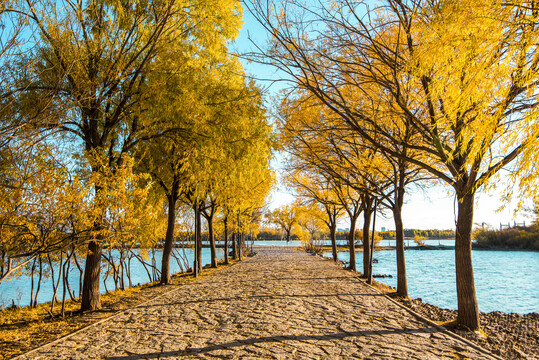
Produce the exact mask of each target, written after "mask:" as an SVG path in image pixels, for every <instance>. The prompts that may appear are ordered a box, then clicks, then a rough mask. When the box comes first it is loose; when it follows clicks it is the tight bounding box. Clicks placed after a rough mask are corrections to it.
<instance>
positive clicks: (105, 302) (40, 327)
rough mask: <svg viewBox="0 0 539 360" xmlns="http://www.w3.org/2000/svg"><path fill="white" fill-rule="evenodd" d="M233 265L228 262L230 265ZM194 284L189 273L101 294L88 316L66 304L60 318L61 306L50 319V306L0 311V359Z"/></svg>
mask: <svg viewBox="0 0 539 360" xmlns="http://www.w3.org/2000/svg"><path fill="white" fill-rule="evenodd" d="M234 263H235V262H234V261H231V262H230V265H232V264H234ZM230 265H223V264H222V262H220V263H219V266H218V268H216V269H212V268H205V270H204V271H202V273H201V274H200V276H201V277H203V276H206V275H208V274H211V273H213V272H215V271H219V270H221V269H224V268H226V267H228V266H230ZM194 280H195V279H194V278H193V277H192V276H191V274H190V273H182V274H177V275H174V276H173V277H172V284H171V285H167V286H162V285H159V284H158V283H149V284H144V285H139V286H135V287H132V288H128V289H125V290H118V291H113V292H109V293H106V294H102V295H101V305H102V307H101V309H100V310H98V311H94V312H88V313H80V312H79V311H78V310H79V308H80V303H79V302H73V301H66V309H65V316H63V317H62V316H61V314H60V311H61V303H58V304H57V305H56V306H55V309H54V314H53V316H51V314H50V312H49V310H50V306H51V304H50V303H45V304H40V305H38V306H37V307H36V308H34V309H30V308H29V307H24V308H15V309H11V308H10V309H6V310H3V311H0V359H2V360H4V359H10V358H12V357H15V356H17V355H20V354H23V353H25V352H27V351H30V350H32V349H35V348H37V347H39V346H42V345H44V344H47V343H49V342H51V341H54V340H56V339H59V338H61V337H63V336H66V335H68V334H70V333H72V332H74V331H77V330H79V329H81V328H83V327H86V326H89V325H91V324H93V323H95V322H98V321H100V320H102V319H105V318H108V317H110V316H113V315H114V314H116V313H117V312H119V311H124V310H126V309H129V308H131V307H133V306H136V305H138V304H141V303H143V302H145V301H148V300H150V299H153V298H154V297H156V296H159V295H161V294H164V293H166V292H169V291H172V290H174V289H175V288H177V287H178V286H182V285H185V284H188V283H190V282H192V281H194Z"/></svg>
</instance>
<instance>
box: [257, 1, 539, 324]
mask: <svg viewBox="0 0 539 360" xmlns="http://www.w3.org/2000/svg"><path fill="white" fill-rule="evenodd" d="M273 5H274V6H267V2H265V1H264V2H262V1H260V2H255V4H253V5H252V7H251V10H252V12H253V14H254V15H255V17H257V19H258V20H259V21H260V23H261V24H262V25H263V26H264V27H265V28H266V29H267V30H268V31H269V32H270V33H271V35H272V37H273V42H272V43H271V44H270V48H269V50H268V51H267V52H265V53H264V54H263V55H264V56H269V58H270V59H271V60H270V61H271V62H273V63H274V64H276V65H277V66H278V67H279V68H280V69H283V70H285V71H286V72H287V73H288V74H289V75H290V76H292V77H293V78H294V79H295V80H296V81H297V83H298V85H299V86H300V87H302V88H305V89H307V90H308V91H309V92H311V93H312V94H313V95H314V96H316V97H318V98H319V99H320V101H321V102H323V103H324V104H325V105H326V106H328V107H329V108H331V109H332V110H333V111H334V112H335V113H337V114H339V115H340V117H341V118H342V119H343V123H344V124H346V126H349V127H350V128H352V129H354V130H355V131H356V132H357V133H358V135H360V136H361V137H362V138H364V139H365V141H368V142H370V143H371V144H372V146H373V147H375V148H378V149H381V150H383V151H385V152H387V153H388V154H391V155H394V156H397V157H401V158H403V159H405V160H407V161H409V162H411V163H413V164H415V165H417V166H419V167H421V168H423V169H424V170H426V171H429V172H430V173H431V174H433V175H434V176H435V177H437V178H439V179H440V180H442V181H444V182H446V183H447V184H448V185H450V186H451V187H452V188H453V189H454V191H455V195H456V198H457V201H458V214H457V219H456V242H455V263H456V278H457V299H458V310H459V312H458V318H457V321H458V324H459V325H462V326H466V327H468V328H470V329H478V328H479V313H478V305H477V299H476V295H475V285H474V279H473V267H472V258H471V229H472V224H473V208H474V202H475V200H474V199H475V193H476V192H477V190H478V189H480V188H486V187H489V185H490V186H492V184H494V183H495V181H493V179H495V178H496V175H497V174H499V172H500V170H501V169H503V168H504V167H507V166H508V165H510V164H518V168H517V169H516V170H522V169H524V168H526V164H529V161H530V159H524V158H523V157H520V156H521V155H522V154H524V153H528V150H529V149H532V148H534V147H535V144H536V143H537V137H538V133H537V132H538V131H539V130H538V126H537V124H536V119H537V108H538V104H539V102H538V101H537V93H538V92H537V86H538V84H539V82H538V81H537V80H538V77H539V74H538V66H537V64H538V63H539V53H538V52H537V45H536V44H537V37H538V36H539V32H538V31H537V26H538V25H537V24H538V22H537V3H536V2H534V1H523V2H519V3H511V2H501V1H493V2H490V3H488V4H485V3H484V2H483V1H468V2H460V1H450V2H446V1H429V2H422V1H407V0H387V1H381V2H378V3H377V4H376V5H375V7H376V9H375V11H371V8H370V6H371V5H370V4H369V3H368V2H366V1H365V2H363V1H360V2H353V3H351V2H348V1H337V2H332V3H331V5H330V4H327V6H325V5H324V4H320V6H319V7H318V8H317V9H312V8H311V9H306V8H305V7H304V6H303V5H301V4H299V3H297V2H295V1H283V2H281V5H283V6H284V7H286V10H287V11H286V12H279V11H278V9H280V8H282V6H279V5H277V6H275V4H273ZM271 9H275V13H273V12H272V10H271ZM367 14H370V16H367ZM455 54H458V56H455ZM265 61H266V62H268V60H267V59H266V60H265ZM366 84H375V85H376V87H377V88H378V90H375V91H374V89H373V87H372V86H370V87H369V88H370V89H373V90H369V91H364V90H363V86H364V85H366ZM345 86H346V87H348V88H351V89H356V90H357V92H358V93H361V94H362V95H363V98H364V99H365V101H361V102H356V101H353V100H351V99H349V98H347V97H345V96H343V93H342V91H341V90H340V89H342V88H343V87H345ZM379 97H384V98H387V100H388V101H390V102H391V103H392V104H393V106H392V109H391V111H390V113H391V114H397V115H399V118H400V119H401V122H402V123H404V122H409V123H410V124H411V126H412V127H413V128H414V130H415V131H416V132H417V133H418V134H419V138H420V140H421V141H420V142H415V141H414V142H411V143H407V142H403V140H402V139H401V138H398V137H395V136H393V135H394V134H393V133H392V132H391V131H388V126H387V122H385V121H384V119H385V117H384V116H373V111H372V110H373V108H372V106H370V104H372V102H373V101H374V102H375V101H376V99H378V98H379ZM382 114H383V113H382ZM375 115H376V114H375ZM377 115H380V114H377ZM371 129H376V130H377V131H376V134H382V136H383V138H384V139H385V141H378V140H379V138H376V137H374V136H373V133H372V132H371ZM388 143H398V144H402V145H406V146H408V147H409V148H410V149H412V150H414V151H417V155H418V156H417V157H409V156H408V155H406V154H399V153H397V152H395V151H394V150H393V149H391V148H390V147H388V146H387V145H386V144H388ZM518 159H522V160H523V161H521V162H517V161H516V160H518ZM528 168H529V167H528Z"/></svg>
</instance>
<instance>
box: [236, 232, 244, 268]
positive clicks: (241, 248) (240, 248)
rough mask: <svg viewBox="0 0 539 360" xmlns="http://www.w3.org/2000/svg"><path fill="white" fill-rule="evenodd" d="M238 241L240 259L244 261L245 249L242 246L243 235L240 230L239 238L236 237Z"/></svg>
mask: <svg viewBox="0 0 539 360" xmlns="http://www.w3.org/2000/svg"><path fill="white" fill-rule="evenodd" d="M236 240H237V241H238V246H237V247H238V259H239V260H240V261H241V260H242V250H243V247H242V246H241V245H242V244H241V243H242V241H241V240H242V234H240V232H239V230H238V236H237V237H236Z"/></svg>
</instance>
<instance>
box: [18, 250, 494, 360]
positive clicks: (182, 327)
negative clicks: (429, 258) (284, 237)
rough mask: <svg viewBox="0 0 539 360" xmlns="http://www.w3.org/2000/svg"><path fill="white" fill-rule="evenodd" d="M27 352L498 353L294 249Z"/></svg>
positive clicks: (251, 355)
mask: <svg viewBox="0 0 539 360" xmlns="http://www.w3.org/2000/svg"><path fill="white" fill-rule="evenodd" d="M255 251H257V253H258V254H257V255H256V256H255V257H253V258H250V259H248V260H246V261H243V262H241V263H239V264H237V265H234V266H232V267H229V268H227V269H225V270H223V271H219V272H215V273H213V274H211V275H208V276H205V277H203V278H201V279H199V280H197V281H195V282H192V283H190V284H188V285H185V286H181V287H179V288H178V289H177V290H175V291H171V292H168V293H166V294H164V295H163V296H160V297H157V298H155V299H153V300H152V301H150V302H147V303H144V304H142V305H140V306H137V307H134V308H132V309H130V310H127V311H125V312H123V313H121V314H119V315H117V316H114V317H111V318H109V319H107V320H105V321H103V322H100V323H98V324H96V325H93V326H90V327H88V328H86V329H83V330H81V331H79V332H76V333H74V334H72V335H70V336H68V337H66V338H63V339H60V340H59V341H55V342H53V343H51V344H48V345H46V346H44V347H41V348H38V349H36V350H34V351H32V352H30V353H27V354H25V355H22V356H20V357H18V359H69V358H72V359H111V360H112V359H236V358H242V359H350V358H357V359H365V358H369V359H390V358H391V359H455V358H473V359H494V358H496V357H495V356H494V355H492V354H490V353H488V352H487V351H485V350H483V349H481V348H478V347H476V346H474V345H471V344H470V343H468V342H466V341H463V340H462V339H460V338H458V337H456V336H454V335H452V334H451V333H449V332H447V331H444V330H440V328H439V327H435V326H432V325H430V324H429V323H426V322H423V321H421V320H420V319H417V318H416V317H414V316H412V315H411V314H410V313H409V312H408V311H407V310H406V309H404V308H403V307H401V306H398V305H396V304H395V303H393V302H391V301H390V300H388V299H387V298H386V297H385V296H383V295H381V294H380V293H379V292H377V291H376V290H374V289H372V288H370V287H368V286H366V285H365V284H363V283H362V282H361V281H360V280H359V279H358V278H357V276H356V275H354V274H352V273H350V272H346V271H343V270H342V267H340V266H339V265H338V264H335V263H333V262H332V261H327V260H324V259H322V258H320V257H312V256H309V255H308V254H305V253H302V252H298V251H295V250H294V249H289V248H285V247H256V249H255Z"/></svg>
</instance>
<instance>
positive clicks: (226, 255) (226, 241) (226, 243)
mask: <svg viewBox="0 0 539 360" xmlns="http://www.w3.org/2000/svg"><path fill="white" fill-rule="evenodd" d="M224 225H225V234H224V235H225V239H224V240H225V241H224V242H225V244H224V245H225V264H226V265H228V263H229V261H228V217H226V216H225V220H224Z"/></svg>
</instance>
